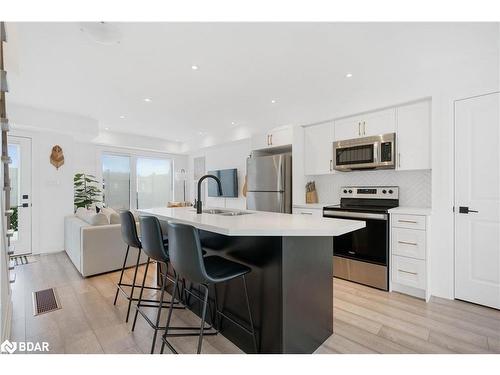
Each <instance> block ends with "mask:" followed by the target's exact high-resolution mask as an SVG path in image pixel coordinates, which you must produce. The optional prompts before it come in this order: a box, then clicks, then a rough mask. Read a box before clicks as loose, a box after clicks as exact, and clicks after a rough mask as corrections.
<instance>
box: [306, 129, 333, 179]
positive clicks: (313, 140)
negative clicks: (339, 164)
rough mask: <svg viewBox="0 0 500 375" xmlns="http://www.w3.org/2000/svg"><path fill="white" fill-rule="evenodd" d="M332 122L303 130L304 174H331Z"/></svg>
mask: <svg viewBox="0 0 500 375" xmlns="http://www.w3.org/2000/svg"><path fill="white" fill-rule="evenodd" d="M333 138H334V137H333V122H326V123H324V124H320V125H313V126H308V127H306V128H304V174H305V175H321V174H329V173H332V172H333Z"/></svg>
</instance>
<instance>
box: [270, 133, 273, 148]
mask: <svg viewBox="0 0 500 375" xmlns="http://www.w3.org/2000/svg"><path fill="white" fill-rule="evenodd" d="M270 137H271V146H272V145H273V135H272V134H271V135H270Z"/></svg>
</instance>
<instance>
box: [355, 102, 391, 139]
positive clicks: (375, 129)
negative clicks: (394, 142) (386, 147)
mask: <svg viewBox="0 0 500 375" xmlns="http://www.w3.org/2000/svg"><path fill="white" fill-rule="evenodd" d="M360 122H361V131H362V134H361V136H362V137H370V136H372V135H380V134H387V133H394V132H395V131H396V110H395V109H394V108H391V109H386V110H384V111H378V112H372V113H368V114H366V115H364V116H362V120H360Z"/></svg>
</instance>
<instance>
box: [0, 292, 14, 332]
mask: <svg viewBox="0 0 500 375" xmlns="http://www.w3.org/2000/svg"><path fill="white" fill-rule="evenodd" d="M11 334H12V301H9V303H8V304H7V311H6V314H5V320H4V321H3V322H2V337H1V338H0V342H4V341H5V340H10V337H11Z"/></svg>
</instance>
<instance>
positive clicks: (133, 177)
mask: <svg viewBox="0 0 500 375" xmlns="http://www.w3.org/2000/svg"><path fill="white" fill-rule="evenodd" d="M172 164H173V163H172V160H170V159H160V158H150V157H144V156H142V155H141V156H136V155H114V154H104V155H103V157H102V179H103V201H104V203H105V205H106V206H107V207H111V208H114V209H130V208H152V207H166V206H167V204H168V202H169V201H171V200H173V197H174V191H173V173H172V170H173V165H172Z"/></svg>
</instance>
